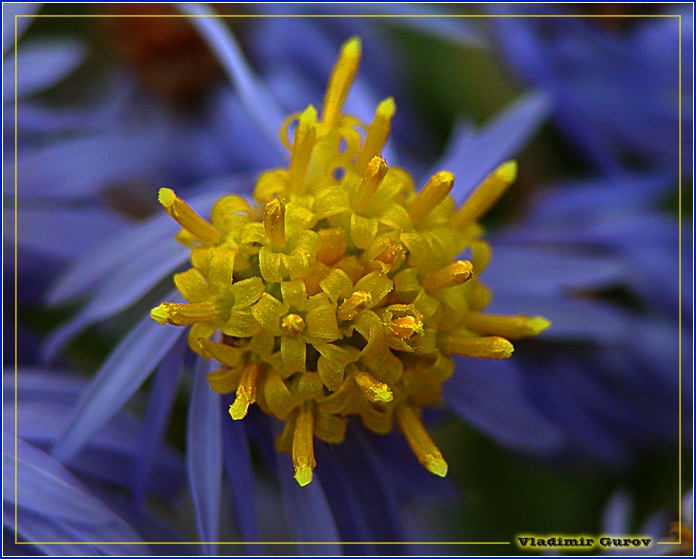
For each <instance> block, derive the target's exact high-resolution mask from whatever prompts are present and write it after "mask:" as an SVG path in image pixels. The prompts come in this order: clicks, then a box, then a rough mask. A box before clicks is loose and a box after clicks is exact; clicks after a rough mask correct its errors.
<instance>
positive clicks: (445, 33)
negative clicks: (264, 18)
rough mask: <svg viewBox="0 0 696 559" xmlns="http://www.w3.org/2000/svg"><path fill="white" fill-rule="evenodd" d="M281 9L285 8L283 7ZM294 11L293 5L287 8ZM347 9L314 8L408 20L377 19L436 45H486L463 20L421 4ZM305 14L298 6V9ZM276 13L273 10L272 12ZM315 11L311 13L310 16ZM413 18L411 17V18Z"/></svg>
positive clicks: (323, 5)
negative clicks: (409, 31)
mask: <svg viewBox="0 0 696 559" xmlns="http://www.w3.org/2000/svg"><path fill="white" fill-rule="evenodd" d="M283 6H284V7H285V5H283ZM290 6H294V8H295V11H297V9H298V8H297V6H298V5H297V4H290ZM349 6H350V7H349V8H347V7H345V6H344V5H342V4H333V3H321V4H317V8H318V10H319V11H321V12H327V13H334V14H346V13H349V14H355V13H358V14H359V13H363V14H378V15H380V14H381V15H386V16H399V15H404V16H411V17H389V18H384V19H382V18H380V20H381V22H382V23H385V24H389V25H394V26H399V27H404V28H409V29H413V30H414V31H418V32H419V33H424V34H427V35H430V36H432V37H433V38H435V39H438V40H440V41H449V42H451V43H454V44H456V45H465V46H474V47H485V46H487V41H486V38H485V36H484V34H483V33H482V32H481V31H480V30H479V29H477V28H476V27H474V26H473V25H471V24H469V23H468V22H467V21H466V20H465V19H464V18H451V17H447V16H444V15H443V16H442V17H433V16H439V15H442V13H441V12H439V11H438V10H437V9H436V8H435V7H433V6H429V5H425V4H414V3H410V4H397V3H391V2H385V3H379V2H371V3H369V4H349ZM303 8H304V10H307V8H305V7H304V6H303V5H302V4H300V5H299V9H300V10H302V9H303ZM274 11H276V13H277V10H274ZM314 11H315V10H312V12H314ZM414 16H415V17H414Z"/></svg>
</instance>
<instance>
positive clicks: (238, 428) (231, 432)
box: [223, 420, 261, 552]
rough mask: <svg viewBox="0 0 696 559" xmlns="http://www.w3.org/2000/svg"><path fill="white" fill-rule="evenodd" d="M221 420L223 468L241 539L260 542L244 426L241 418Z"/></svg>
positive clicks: (250, 464)
mask: <svg viewBox="0 0 696 559" xmlns="http://www.w3.org/2000/svg"><path fill="white" fill-rule="evenodd" d="M225 423H226V424H225V426H224V429H223V439H224V445H225V470H226V471H227V479H228V481H229V483H230V487H231V489H232V499H233V502H234V510H235V520H236V523H237V527H238V528H239V531H240V533H241V536H242V539H244V540H245V541H251V542H255V541H260V540H261V537H260V536H259V521H258V517H257V512H256V490H255V487H254V469H253V465H252V463H251V456H250V454H249V442H248V441H247V433H246V429H245V428H244V423H243V422H242V421H227V420H226V421H225ZM249 547H251V548H253V547H254V546H249ZM248 551H254V552H255V551H256V549H249V548H248Z"/></svg>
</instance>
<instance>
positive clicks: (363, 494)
mask: <svg viewBox="0 0 696 559" xmlns="http://www.w3.org/2000/svg"><path fill="white" fill-rule="evenodd" d="M316 452H317V464H318V466H317V473H318V474H319V476H320V479H322V480H324V481H325V484H324V487H325V488H326V489H325V491H326V496H327V497H328V499H329V502H330V503H331V507H332V511H333V514H334V516H335V518H336V523H337V525H338V526H339V527H340V533H341V540H342V541H364V542H379V541H386V542H405V541H407V540H408V537H407V535H406V533H405V531H404V526H403V522H402V518H401V515H400V512H399V507H398V504H397V502H396V499H395V495H396V491H395V490H394V488H393V486H392V483H391V476H390V475H389V472H388V469H387V467H386V466H385V464H383V463H382V461H381V460H380V458H379V457H378V456H377V455H376V453H375V451H374V449H372V448H371V447H370V446H369V444H368V443H367V442H366V441H365V439H364V435H363V433H362V432H361V431H360V429H359V428H357V427H356V426H351V427H349V429H348V432H347V433H346V439H345V441H344V442H343V443H342V444H340V445H336V446H331V447H329V446H328V445H325V444H321V443H318V444H317V445H316ZM351 549H355V548H354V546H351ZM355 552H356V553H359V554H361V555H362V554H363V553H369V554H376V553H379V554H399V555H400V554H403V553H404V548H402V547H399V546H394V547H388V548H385V547H384V546H379V547H375V546H364V548H357V549H355Z"/></svg>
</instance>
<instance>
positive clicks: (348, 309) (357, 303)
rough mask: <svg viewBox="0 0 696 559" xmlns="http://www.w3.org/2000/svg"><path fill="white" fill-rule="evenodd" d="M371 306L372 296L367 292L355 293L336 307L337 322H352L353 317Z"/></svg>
mask: <svg viewBox="0 0 696 559" xmlns="http://www.w3.org/2000/svg"><path fill="white" fill-rule="evenodd" d="M370 305H372V295H371V294H370V293H368V292H367V291H356V292H355V293H353V294H352V295H351V296H350V297H349V298H348V299H346V300H345V301H343V303H341V306H340V307H338V311H337V313H336V316H337V317H338V320H341V321H343V320H352V319H353V318H355V316H356V315H357V314H358V313H359V312H361V311H364V310H365V309H366V308H368V307H369V306H370Z"/></svg>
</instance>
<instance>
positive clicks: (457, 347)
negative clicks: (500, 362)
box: [440, 334, 515, 359]
mask: <svg viewBox="0 0 696 559" xmlns="http://www.w3.org/2000/svg"><path fill="white" fill-rule="evenodd" d="M440 341H441V343H442V346H443V349H444V350H445V351H446V352H447V353H456V354H458V355H465V356H467V357H479V358H482V359H507V358H508V357H510V356H511V355H512V352H513V351H514V349H515V348H514V347H513V346H512V344H511V343H510V342H509V341H508V340H506V339H505V338H501V337H500V336H484V337H480V338H479V337H474V336H457V335H456V334H447V335H444V336H441V337H440Z"/></svg>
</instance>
